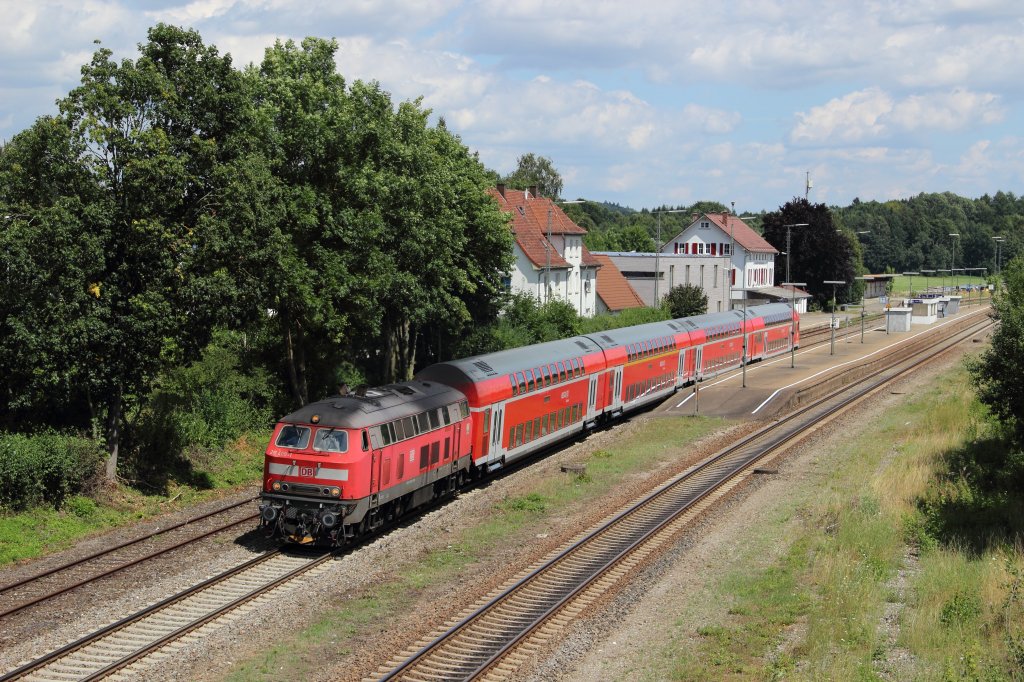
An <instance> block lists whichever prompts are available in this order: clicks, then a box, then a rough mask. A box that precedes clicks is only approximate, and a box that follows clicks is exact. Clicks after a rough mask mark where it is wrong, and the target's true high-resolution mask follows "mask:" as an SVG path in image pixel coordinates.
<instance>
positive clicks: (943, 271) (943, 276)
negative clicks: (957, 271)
mask: <svg viewBox="0 0 1024 682" xmlns="http://www.w3.org/2000/svg"><path fill="white" fill-rule="evenodd" d="M935 272H941V273H942V295H943V296H945V295H946V273H947V272H949V273H950V274H952V272H951V271H950V270H946V269H945V268H942V269H940V270H936V271H935Z"/></svg>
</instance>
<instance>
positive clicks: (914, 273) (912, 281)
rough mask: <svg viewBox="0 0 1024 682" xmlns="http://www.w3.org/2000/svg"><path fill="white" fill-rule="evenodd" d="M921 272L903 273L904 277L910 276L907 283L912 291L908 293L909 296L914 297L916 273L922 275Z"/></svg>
mask: <svg viewBox="0 0 1024 682" xmlns="http://www.w3.org/2000/svg"><path fill="white" fill-rule="evenodd" d="M920 274H921V273H920V272H904V273H903V275H904V277H909V278H910V282H909V283H908V284H907V287H908V288H909V289H910V293H909V295H908V298H914V275H920Z"/></svg>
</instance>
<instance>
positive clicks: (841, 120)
mask: <svg viewBox="0 0 1024 682" xmlns="http://www.w3.org/2000/svg"><path fill="white" fill-rule="evenodd" d="M1004 115H1005V112H1004V109H1003V108H1002V106H1001V104H1000V98H999V97H998V96H997V95H995V94H992V93H976V92H970V91H968V90H965V89H962V88H958V89H955V90H953V91H950V92H941V93H927V94H924V95H911V96H909V97H906V98H904V99H902V100H895V99H894V98H893V97H892V96H891V95H890V94H889V93H887V92H885V91H883V90H881V89H880V88H877V87H872V88H866V89H864V90H858V91H857V92H852V93H850V94H848V95H845V96H843V97H838V98H834V99H832V100H829V101H828V102H827V103H825V104H823V105H821V106H817V107H813V108H811V110H810V111H809V112H806V113H805V112H799V113H797V118H798V122H797V124H796V125H795V126H794V127H793V129H792V131H791V132H790V139H791V140H792V141H793V142H794V143H796V144H802V143H808V144H824V143H833V144H835V143H839V144H847V143H857V142H861V141H865V140H875V139H880V138H884V137H887V136H890V135H893V134H897V133H904V132H923V131H943V132H950V131H955V130H961V129H964V128H967V127H969V126H971V125H976V124H993V123H998V122H999V121H1001V120H1002V119H1003V117H1004Z"/></svg>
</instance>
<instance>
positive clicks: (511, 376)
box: [508, 374, 519, 395]
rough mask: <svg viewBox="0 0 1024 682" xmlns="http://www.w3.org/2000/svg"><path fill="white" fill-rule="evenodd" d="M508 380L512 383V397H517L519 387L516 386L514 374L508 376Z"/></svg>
mask: <svg viewBox="0 0 1024 682" xmlns="http://www.w3.org/2000/svg"><path fill="white" fill-rule="evenodd" d="M508 380H509V381H510V382H511V383H512V395H519V386H518V384H516V377H515V375H514V374H509V375H508Z"/></svg>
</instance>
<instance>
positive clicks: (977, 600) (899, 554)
mask: <svg viewBox="0 0 1024 682" xmlns="http://www.w3.org/2000/svg"><path fill="white" fill-rule="evenodd" d="M987 424H988V422H987V420H986V419H985V415H984V414H983V412H982V411H981V410H980V409H978V407H977V405H976V403H974V401H973V398H972V393H971V391H970V388H969V384H968V381H967V377H966V374H965V373H964V372H963V371H962V370H956V371H953V372H951V373H949V374H948V375H947V376H945V377H942V378H941V379H940V380H939V381H938V382H936V384H935V386H934V387H933V388H931V389H929V390H926V391H924V392H923V393H921V394H918V395H914V396H908V400H907V402H905V403H904V404H903V405H901V406H900V407H898V408H896V409H893V410H891V411H890V412H889V413H887V414H886V415H885V416H884V417H882V418H881V419H879V420H877V421H876V422H875V423H873V424H870V425H869V426H868V427H867V428H866V429H864V430H858V432H854V431H852V430H851V431H850V434H849V436H850V438H849V441H848V443H847V444H846V445H844V446H843V447H842V449H841V451H840V452H838V453H836V454H837V455H838V457H836V458H835V459H829V461H835V463H836V466H835V467H832V468H829V469H827V470H826V471H824V472H823V473H822V475H821V476H820V478H813V477H812V480H809V481H807V482H806V483H805V484H804V485H802V486H800V487H799V488H798V489H797V490H794V491H793V495H792V497H790V498H788V499H785V500H780V502H779V504H778V507H777V508H776V509H775V510H773V511H774V514H768V515H766V517H765V519H764V521H765V522H764V523H762V524H760V525H759V526H758V532H759V534H767V536H768V537H769V538H772V539H773V541H774V542H776V543H779V544H781V545H782V546H784V547H787V548H788V549H787V550H786V551H785V552H784V553H783V554H782V555H781V556H780V558H779V559H777V560H775V561H774V562H773V563H771V564H770V565H769V566H767V567H765V566H760V565H759V564H758V562H757V557H756V554H754V553H751V552H747V553H745V554H742V555H741V556H740V557H739V558H738V559H737V561H736V562H735V563H734V568H733V569H732V570H731V571H725V572H723V576H722V577H712V578H710V579H709V581H708V583H707V593H706V594H705V595H703V598H704V599H706V600H708V601H709V603H712V604H713V603H722V604H729V605H730V607H729V608H728V611H726V612H721V611H720V612H719V613H718V615H717V616H715V617H713V618H711V619H710V622H705V624H704V625H702V626H701V627H699V628H696V629H695V630H694V631H690V632H689V633H686V632H679V631H676V632H674V633H673V635H672V641H673V646H672V647H671V649H669V650H667V653H665V652H663V654H662V656H659V657H655V658H654V659H653V660H652V661H651V663H650V665H649V667H648V668H647V669H645V670H644V671H643V672H642V674H641V675H640V677H641V678H643V679H657V678H658V672H657V671H658V670H661V671H662V674H664V671H665V670H671V678H672V679H680V680H698V679H741V678H742V679H780V678H785V679H793V680H803V679H807V680H811V679H815V680H816V679H837V680H840V679H841V680H860V679H864V680H868V679H871V680H874V679H883V678H885V679H901V680H902V679H922V680H932V679H934V680H960V679H963V680H968V679H970V680H989V679H991V680H1021V679H1024V558H1022V557H1024V553H1022V551H1021V550H1022V547H1021V545H1020V543H1019V542H1018V543H1017V544H1013V543H1008V542H1007V540H1006V538H1007V534H1006V532H1005V528H1001V530H1000V532H999V533H995V534H990V535H989V536H987V537H977V536H961V537H966V538H967V539H966V540H965V541H963V542H959V541H957V540H955V539H954V540H952V541H951V539H950V538H951V537H954V536H952V535H950V534H948V533H947V534H945V535H943V534H942V533H937V532H936V528H937V525H936V523H935V521H934V519H931V518H930V517H929V510H928V508H927V505H925V504H923V500H926V499H928V497H929V495H930V494H932V493H931V492H930V491H933V490H934V488H935V487H936V486H937V485H943V486H946V488H945V490H946V493H947V495H948V494H949V488H950V487H952V488H953V489H955V490H956V491H958V494H960V495H968V496H969V495H970V491H971V490H972V488H971V486H970V485H969V484H968V482H966V481H964V480H962V478H961V477H960V475H958V474H957V472H956V471H950V469H949V463H950V462H958V461H962V460H964V457H963V454H962V453H963V451H964V450H970V449H971V448H972V447H976V446H977V444H978V443H985V442H987V441H986V439H987V438H988V436H989V434H988V425H987ZM947 499H948V498H947ZM957 499H959V500H960V501H961V502H962V501H963V500H962V499H961V498H957ZM961 508H963V509H969V507H968V506H966V505H961ZM786 510H790V511H789V512H787V511H786ZM794 517H795V518H798V519H800V520H801V521H800V523H798V524H795V525H794V524H792V523H789V522H788V520H789V519H791V518H794ZM1000 518H1002V517H1000ZM965 527H966V528H968V529H972V530H973V531H974V532H980V529H979V528H978V527H977V525H972V524H966V526H965V525H963V524H961V525H957V526H955V528H956V530H957V531H958V532H961V533H962V532H963V529H964V528H965ZM993 540H994V541H993ZM901 570H902V571H904V579H903V582H902V584H900V583H899V582H898V581H897V576H898V574H899V572H900V571H901ZM778 604H785V605H788V607H789V608H788V609H779V608H778V607H777V606H776V605H778ZM894 609H895V611H896V612H897V613H899V614H900V615H899V617H898V619H897V620H896V622H895V628H896V629H895V630H894V631H892V632H890V631H889V630H887V629H886V627H884V626H883V624H884V623H885V622H886V617H887V613H888V614H889V618H891V617H892V615H891V612H892V611H893V610H894ZM780 614H781V615H784V616H785V617H780ZM707 620H708V619H707V617H706V616H705V621H707ZM793 623H796V624H798V627H797V629H796V630H794V628H793V627H792V625H791V624H793ZM678 627H682V628H685V627H686V624H679V625H678ZM891 634H895V635H896V642H895V645H894V644H893V643H892V642H891V641H890V635H891ZM680 643H683V644H680Z"/></svg>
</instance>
